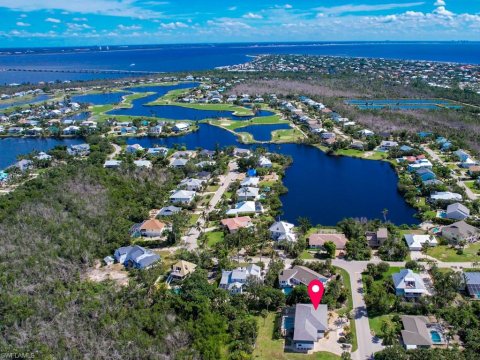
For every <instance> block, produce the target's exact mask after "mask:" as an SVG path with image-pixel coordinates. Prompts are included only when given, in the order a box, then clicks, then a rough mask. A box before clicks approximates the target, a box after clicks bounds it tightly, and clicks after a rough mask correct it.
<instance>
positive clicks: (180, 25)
mask: <svg viewBox="0 0 480 360" xmlns="http://www.w3.org/2000/svg"><path fill="white" fill-rule="evenodd" d="M160 26H161V27H162V29H166V30H175V29H185V28H188V25H187V24H185V23H182V22H180V21H177V22H171V23H164V24H160Z"/></svg>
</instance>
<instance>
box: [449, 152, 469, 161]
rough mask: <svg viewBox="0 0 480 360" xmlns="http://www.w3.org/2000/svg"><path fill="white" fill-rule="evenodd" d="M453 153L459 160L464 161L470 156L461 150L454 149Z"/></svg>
mask: <svg viewBox="0 0 480 360" xmlns="http://www.w3.org/2000/svg"><path fill="white" fill-rule="evenodd" d="M453 154H454V155H455V156H456V157H457V158H458V160H459V161H460V162H464V161H466V160H467V159H469V158H470V156H469V155H468V154H467V153H466V152H465V151H463V150H457V151H454V152H453Z"/></svg>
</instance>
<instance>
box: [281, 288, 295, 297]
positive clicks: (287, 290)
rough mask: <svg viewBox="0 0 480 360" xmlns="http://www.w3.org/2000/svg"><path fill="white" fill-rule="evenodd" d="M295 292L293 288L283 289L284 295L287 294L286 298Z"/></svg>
mask: <svg viewBox="0 0 480 360" xmlns="http://www.w3.org/2000/svg"><path fill="white" fill-rule="evenodd" d="M292 290H293V287H286V288H283V290H282V291H283V293H284V294H285V296H288V295H290V293H291V292H292Z"/></svg>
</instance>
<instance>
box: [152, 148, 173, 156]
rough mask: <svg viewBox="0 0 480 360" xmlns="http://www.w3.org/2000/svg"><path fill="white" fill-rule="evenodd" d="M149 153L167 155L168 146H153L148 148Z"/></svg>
mask: <svg viewBox="0 0 480 360" xmlns="http://www.w3.org/2000/svg"><path fill="white" fill-rule="evenodd" d="M147 154H149V155H160V156H166V155H167V154H168V148H166V147H153V148H149V149H148V150H147Z"/></svg>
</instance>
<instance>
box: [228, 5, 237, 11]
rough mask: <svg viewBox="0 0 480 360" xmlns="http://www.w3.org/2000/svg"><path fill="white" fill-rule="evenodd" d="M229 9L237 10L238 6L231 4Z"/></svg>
mask: <svg viewBox="0 0 480 360" xmlns="http://www.w3.org/2000/svg"><path fill="white" fill-rule="evenodd" d="M228 10H230V11H235V10H237V7H236V6H230V7H229V8H228Z"/></svg>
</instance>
